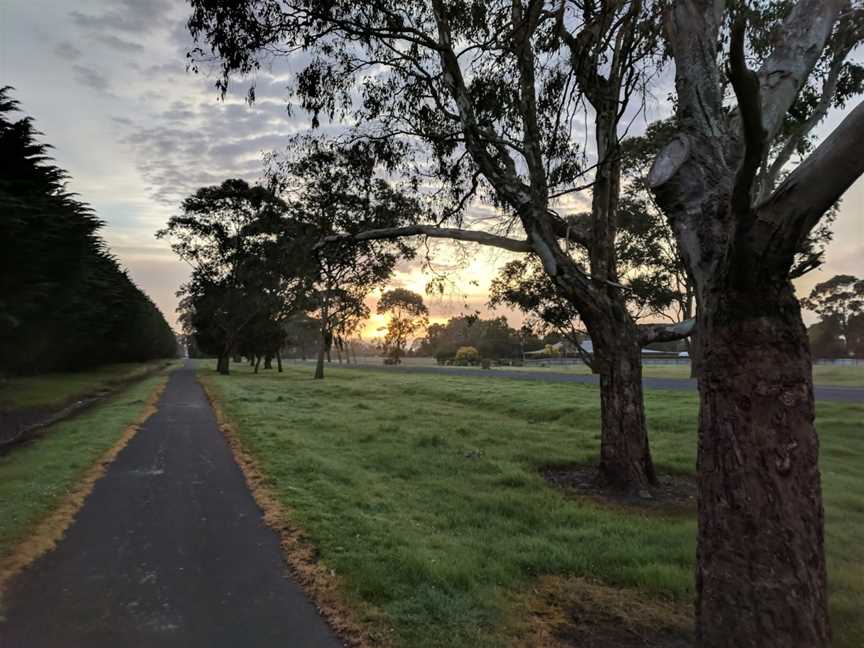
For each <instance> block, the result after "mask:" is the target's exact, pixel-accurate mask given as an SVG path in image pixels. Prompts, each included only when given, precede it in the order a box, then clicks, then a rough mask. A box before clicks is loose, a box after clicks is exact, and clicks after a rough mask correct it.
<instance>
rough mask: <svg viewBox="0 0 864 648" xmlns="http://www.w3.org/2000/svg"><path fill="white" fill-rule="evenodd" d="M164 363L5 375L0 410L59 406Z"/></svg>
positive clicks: (156, 361) (1, 390) (0, 389)
mask: <svg viewBox="0 0 864 648" xmlns="http://www.w3.org/2000/svg"><path fill="white" fill-rule="evenodd" d="M175 362H176V361H175ZM167 363H168V361H166V360H154V361H152V362H145V363H134V362H129V363H122V364H112V365H105V366H103V367H97V368H96V369H91V370H88V371H78V372H74V373H49V374H42V375H39V376H24V377H15V378H7V379H5V380H3V381H2V382H0V409H24V408H30V407H46V408H55V407H61V406H63V405H64V404H66V403H68V402H70V401H72V400H74V399H75V398H79V397H82V396H86V395H88V394H93V393H95V392H98V391H100V390H102V389H106V388H111V387H112V386H114V385H116V384H117V383H120V382H123V381H126V380H131V379H134V378H135V377H137V376H140V375H143V374H145V373H147V372H148V371H150V370H151V369H154V368H156V367H159V366H163V365H165V364H167Z"/></svg>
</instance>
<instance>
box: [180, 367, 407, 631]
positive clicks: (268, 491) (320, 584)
mask: <svg viewBox="0 0 864 648" xmlns="http://www.w3.org/2000/svg"><path fill="white" fill-rule="evenodd" d="M196 379H197V381H198V384H199V385H201V388H202V389H203V390H204V394H205V395H206V396H207V400H208V401H209V402H210V406H211V407H212V408H213V413H214V415H215V416H216V422H217V424H218V426H219V430H220V431H221V432H222V435H223V436H224V437H225V440H226V441H227V443H228V447H229V448H230V449H231V453H232V454H233V456H234V461H235V462H236V463H237V466H238V467H239V468H240V471H241V472H242V473H243V477H244V479H245V481H246V485H247V487H248V488H249V491H250V492H251V493H252V497H253V498H254V499H255V502H256V503H257V504H258V507H259V508H260V509H261V511H262V513H263V514H264V515H263V520H264V524H265V525H267V526H268V527H269V528H270V529H272V530H273V531H275V532H276V535H277V536H278V537H279V545H280V548H281V550H282V552H281V553H282V557H283V559H284V561H285V562H286V563H287V565H288V567H289V569H290V571H291V574H292V575H293V576H294V578H295V580H296V581H297V583H298V584H299V585H300V586H301V588H302V589H303V591H304V592H305V593H306V595H307V596H308V597H309V599H310V600H311V601H312V603H313V604H314V605H315V608H316V609H317V610H318V612H319V614H320V615H321V616H322V617H323V618H324V620H325V621H326V622H327V624H328V625H329V626H330V628H331V629H332V630H333V632H335V633H336V636H337V637H338V638H339V639H340V640H341V641H342V642H344V643H345V645H346V646H350V647H351V648H372V647H373V646H374V647H377V648H388V647H390V646H391V645H392V644H391V642H390V641H388V640H386V639H383V638H379V637H377V636H376V637H375V638H374V639H373V638H372V631H371V628H370V627H369V626H368V624H365V623H363V622H361V621H359V620H358V619H357V615H356V612H355V611H354V609H353V608H352V607H351V606H350V605H348V604H347V603H346V602H345V600H344V596H343V595H342V582H341V579H340V578H339V577H338V576H337V575H336V574H335V572H333V571H332V570H330V569H327V568H326V567H324V566H323V565H322V564H321V563H320V562H319V561H318V560H317V559H316V555H317V550H316V549H315V547H314V546H313V545H312V544H311V543H309V542H307V541H306V540H304V536H305V534H304V531H303V529H302V528H301V527H300V526H299V525H298V524H297V523H296V521H295V520H294V518H293V515H292V513H291V510H290V508H289V507H287V506H285V505H283V504H282V503H281V502H280V501H279V498H278V497H277V496H276V493H275V492H274V491H273V489H272V488H271V487H269V486H268V485H267V477H266V475H265V474H264V472H263V471H262V470H261V468H260V466H259V463H258V461H257V460H256V459H255V457H253V456H252V454H251V453H250V452H249V451H247V450H246V449H245V448H244V446H243V442H242V441H241V440H240V436H239V434H238V433H237V429H236V427H235V426H234V424H233V423H232V422H231V420H230V418H229V417H228V416H227V414H225V411H224V410H223V409H222V406H221V405H220V403H219V399H218V397H217V395H216V394H215V390H214V389H213V387H212V385H209V384H207V381H206V380H202V377H201V376H200V375H199V374H198V373H197V371H196Z"/></svg>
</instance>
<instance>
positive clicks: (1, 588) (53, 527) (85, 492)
mask: <svg viewBox="0 0 864 648" xmlns="http://www.w3.org/2000/svg"><path fill="white" fill-rule="evenodd" d="M170 373H171V371H168V372H167V373H166V374H165V376H164V377H163V378H162V379H161V381H160V382H159V384H158V385H156V387H155V389H154V390H153V391H152V392H151V393H150V395H149V396H148V397H147V401H146V402H145V405H144V410H143V412H142V413H141V414H140V415H139V416H138V417H137V418H136V419H135V421H134V422H133V423H131V424H130V425H128V426H127V427H126V429H125V430H123V434H121V436H120V438H119V439H117V441H115V442H114V444H113V445H112V446H111V447H109V448H108V449H107V450H105V451H104V452H103V453H102V454H101V455H99V457H98V458H97V459H96V461H95V462H94V463H93V465H92V466H90V467H89V468H88V469H87V470H86V471H85V472H84V474H83V476H82V477H81V478H80V479H79V480H78V481H77V482H76V483H75V484H74V485H73V486H72V488H71V489H70V490H69V491H68V492H67V493H66V494H65V495H63V496H62V497H61V498H60V499H59V500H58V502H57V503H56V505H55V506H54V507H53V508H52V510H51V511H50V512H49V513H48V514H47V515H45V516H44V517H43V518H42V519H41V520H39V521H38V522H37V523H36V524H35V526H34V527H33V530H32V533H30V534H29V535H28V537H27V538H25V539H24V540H22V541H21V542H19V543H18V544H17V545H15V547H14V548H13V549H12V552H11V553H10V554H9V555H8V556H6V557H5V558H2V559H0V610H2V608H3V594H4V592H5V590H6V588H7V586H8V585H9V583H10V582H11V581H12V579H13V578H14V577H15V576H17V575H18V574H19V573H20V572H22V571H23V570H24V569H26V568H27V567H28V566H29V565H31V564H32V563H34V562H35V561H36V560H37V559H39V558H40V557H41V556H43V555H45V554H46V553H48V552H50V551H51V550H52V549H54V548H55V547H56V546H57V544H58V543H59V542H60V541H61V540H62V539H63V536H64V535H65V534H66V531H67V530H68V529H69V527H70V526H72V523H73V522H74V521H75V518H76V517H77V515H78V513H79V511H80V510H81V508H82V507H83V506H84V503H85V501H86V500H87V497H88V496H89V495H90V493H92V492H93V488H94V487H95V486H96V482H98V481H99V479H101V478H102V477H103V476H104V475H105V473H106V472H107V470H108V467H109V466H110V465H111V464H112V463H113V461H114V460H115V459H116V458H117V455H119V454H120V452H121V451H122V450H123V448H125V447H126V446H127V445H128V444H129V442H130V441H131V440H132V439H133V438H134V437H135V435H136V434H137V433H138V431H139V430H140V429H141V427H142V426H143V425H144V423H145V422H147V420H148V419H149V418H150V417H151V416H153V414H155V413H156V411H157V410H158V403H159V399H160V398H161V397H162V394H163V392H164V391H165V387H166V386H167V384H168V378H169V375H170ZM124 391H125V390H124ZM121 393H123V392H122V391H121V392H117V393H115V394H112V398H113V397H114V396H118V395H119V394H121ZM103 402H104V401H103Z"/></svg>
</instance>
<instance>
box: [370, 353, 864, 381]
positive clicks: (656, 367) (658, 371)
mask: <svg viewBox="0 0 864 648" xmlns="http://www.w3.org/2000/svg"><path fill="white" fill-rule="evenodd" d="M364 360H367V361H370V362H375V361H377V360H380V359H379V358H370V359H366V358H364ZM405 365H406V366H423V367H437V366H438V365H437V364H436V363H435V360H434V359H432V358H406V359H405ZM466 368H467V367H466ZM471 368H472V369H477V370H478V371H481V369H480V367H471ZM492 371H540V372H554V373H572V374H577V375H587V374H590V373H591V370H590V369H588V367H586V366H585V365H584V364H567V365H555V364H549V365H548V366H546V367H540V366H538V365H532V366H528V367H494V368H493V369H492ZM642 374H643V375H644V376H646V377H650V378H690V365H686V364H682V365H671V364H670V365H665V364H645V365H642ZM813 382H814V384H816V385H825V386H828V385H833V386H838V387H864V366H844V365H815V366H814V367H813Z"/></svg>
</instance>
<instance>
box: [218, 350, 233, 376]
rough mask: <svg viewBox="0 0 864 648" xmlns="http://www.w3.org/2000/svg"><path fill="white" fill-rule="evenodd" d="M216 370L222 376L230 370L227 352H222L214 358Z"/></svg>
mask: <svg viewBox="0 0 864 648" xmlns="http://www.w3.org/2000/svg"><path fill="white" fill-rule="evenodd" d="M216 371H218V372H219V373H220V374H222V375H223V376H227V375H228V374H229V373H230V372H231V370H230V358H229V356H228V355H227V354H224V353H223V354H222V355H220V356H219V358H218V359H217V360H216Z"/></svg>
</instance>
